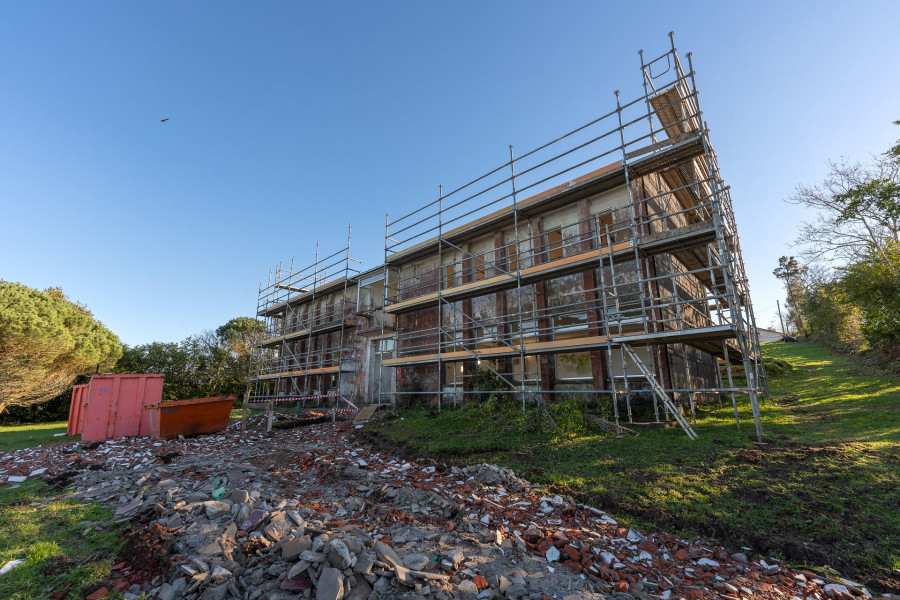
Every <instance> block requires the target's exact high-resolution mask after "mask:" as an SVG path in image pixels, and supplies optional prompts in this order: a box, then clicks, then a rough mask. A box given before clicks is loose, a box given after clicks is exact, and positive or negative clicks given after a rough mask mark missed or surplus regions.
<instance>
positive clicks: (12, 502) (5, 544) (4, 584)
mask: <svg viewBox="0 0 900 600" xmlns="http://www.w3.org/2000/svg"><path fill="white" fill-rule="evenodd" d="M111 516H112V512H111V511H109V510H107V509H105V508H102V507H101V506H99V505H97V504H88V503H83V502H76V501H74V500H65V499H61V498H57V497H55V496H53V495H51V492H50V489H49V488H48V487H47V485H46V484H45V483H43V482H40V481H28V482H26V483H24V484H22V485H21V486H19V487H16V488H11V487H0V565H3V564H5V563H6V562H7V561H10V560H14V559H25V562H24V563H22V564H21V565H19V566H18V567H16V568H15V569H13V570H12V571H10V572H8V573H6V574H5V575H3V576H0V598H8V599H9V600H37V599H44V598H51V597H52V594H53V593H57V592H60V591H63V590H65V589H66V588H65V586H66V584H69V583H72V585H71V586H70V587H69V588H68V589H67V591H68V595H67V596H66V597H67V598H71V599H75V598H84V590H85V589H90V586H92V585H95V584H96V582H99V581H101V580H102V579H104V578H106V577H108V576H109V572H110V567H111V566H112V564H113V560H114V558H115V556H116V553H117V551H118V549H119V546H120V542H119V540H118V536H117V534H116V532H115V529H114V528H112V527H109V528H107V527H106V525H107V524H108V523H109V519H110V518H111ZM94 524H97V526H99V531H98V530H97V526H95V525H94ZM114 597H119V595H118V594H117V593H116V594H113V595H111V596H110V598H114Z"/></svg>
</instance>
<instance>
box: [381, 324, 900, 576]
mask: <svg viewBox="0 0 900 600" xmlns="http://www.w3.org/2000/svg"><path fill="white" fill-rule="evenodd" d="M763 352H764V354H765V355H766V357H767V359H779V360H783V361H787V362H789V363H791V364H792V365H793V367H794V368H793V369H792V370H791V369H788V370H787V372H786V373H784V374H782V375H779V376H777V377H772V378H771V381H770V388H771V398H770V399H769V400H768V401H767V402H766V404H765V405H764V406H763V407H762V414H763V424H764V429H765V433H766V434H767V436H768V439H770V440H772V443H770V444H768V445H766V446H754V444H752V442H751V440H750V439H749V438H748V434H749V433H750V432H751V431H752V426H751V425H752V421H751V418H750V417H751V415H750V408H749V402H748V401H747V400H746V399H743V400H741V401H740V405H739V408H740V416H741V423H742V432H741V433H739V432H738V431H737V430H736V428H735V425H734V416H733V411H732V409H731V406H730V399H726V402H725V405H724V409H721V410H720V409H718V406H715V407H713V409H711V410H709V411H708V412H702V413H698V419H697V420H698V422H697V426H696V427H695V429H696V431H697V433H698V434H699V439H698V440H697V441H694V442H691V441H690V440H689V439H688V438H687V437H686V436H685V434H684V433H683V432H682V431H681V430H680V429H679V428H670V429H662V430H652V429H642V430H641V432H640V435H639V436H638V437H632V438H624V439H614V438H612V437H611V436H608V435H605V434H602V433H600V432H588V431H585V430H583V429H582V430H581V431H580V432H578V431H576V432H575V433H573V434H569V435H560V434H559V433H558V432H557V433H548V432H544V433H541V432H539V431H537V430H536V429H535V428H534V427H528V425H529V422H530V421H532V420H533V418H534V417H532V416H522V414H521V411H512V412H498V413H496V414H494V415H486V414H484V411H479V410H476V409H466V410H455V411H452V410H451V411H445V412H444V413H443V414H442V415H441V416H438V417H435V416H434V415H433V414H426V413H425V412H423V411H419V412H415V411H409V412H404V413H403V414H402V419H393V420H388V421H385V422H383V423H382V424H381V425H379V426H378V429H375V430H371V429H370V428H367V429H369V431H370V432H369V433H368V434H367V435H368V437H369V439H373V440H374V441H376V442H378V443H382V444H386V445H391V446H394V447H399V448H400V449H401V450H405V451H406V452H407V453H409V454H418V455H428V456H431V457H434V458H436V459H441V460H446V461H452V462H456V463H471V462H482V461H486V462H495V463H500V464H504V465H507V466H510V467H513V468H514V469H515V470H516V471H517V473H519V474H520V475H522V476H523V477H526V478H528V479H530V480H531V481H533V482H535V483H537V484H539V485H543V486H546V487H548V488H549V489H552V490H555V491H557V492H563V493H569V494H572V495H575V496H577V497H579V498H581V499H584V500H585V501H587V502H589V503H592V504H594V505H595V506H598V507H601V508H604V509H606V510H608V511H609V512H610V513H612V514H613V515H615V516H617V517H618V518H621V519H623V520H625V521H626V522H628V523H629V524H632V525H635V526H638V527H643V528H659V529H665V530H669V531H673V532H676V533H679V534H683V535H699V536H704V537H710V538H714V539H717V540H718V541H720V542H722V543H724V544H726V545H727V546H729V547H731V548H732V549H733V550H737V548H738V547H740V546H748V547H751V548H753V549H755V550H757V551H759V552H762V553H764V554H765V555H766V556H768V555H776V556H781V557H783V558H787V559H789V560H791V561H793V562H794V563H797V564H804V565H807V566H823V565H829V566H831V567H833V568H837V569H838V570H840V571H842V572H843V573H844V574H845V575H849V576H852V577H854V578H858V579H862V580H863V581H864V583H866V584H867V585H869V586H871V587H872V588H874V589H878V590H885V591H893V592H895V593H897V592H900V575H898V572H897V571H895V570H896V569H900V510H898V508H897V507H898V506H900V381H898V380H897V379H895V378H889V377H879V376H873V375H867V374H865V373H863V372H862V369H861V368H860V367H857V366H856V365H854V364H853V363H852V362H850V361H848V360H847V359H845V358H843V357H841V356H839V355H837V354H834V353H832V352H830V351H828V350H826V349H824V348H821V347H818V346H814V345H810V344H786V343H781V342H777V343H771V344H765V345H764V346H763ZM364 431H365V430H364Z"/></svg>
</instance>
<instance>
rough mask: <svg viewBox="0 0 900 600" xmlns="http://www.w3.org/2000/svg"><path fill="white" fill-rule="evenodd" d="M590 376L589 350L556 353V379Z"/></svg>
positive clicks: (587, 377) (586, 377)
mask: <svg viewBox="0 0 900 600" xmlns="http://www.w3.org/2000/svg"><path fill="white" fill-rule="evenodd" d="M590 377H591V353H590V352H570V353H566V354H557V355H556V378H557V379H590Z"/></svg>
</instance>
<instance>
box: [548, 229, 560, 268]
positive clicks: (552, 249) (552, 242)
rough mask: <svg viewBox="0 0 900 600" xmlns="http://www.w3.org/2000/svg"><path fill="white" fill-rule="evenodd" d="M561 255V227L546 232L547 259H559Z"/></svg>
mask: <svg viewBox="0 0 900 600" xmlns="http://www.w3.org/2000/svg"><path fill="white" fill-rule="evenodd" d="M562 257H563V242H562V229H554V230H553V231H548V232H547V259H548V260H559V259H560V258H562Z"/></svg>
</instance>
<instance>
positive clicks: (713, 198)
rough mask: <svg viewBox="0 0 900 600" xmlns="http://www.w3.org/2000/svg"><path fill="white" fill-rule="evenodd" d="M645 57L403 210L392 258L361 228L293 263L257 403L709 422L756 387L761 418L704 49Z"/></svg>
mask: <svg viewBox="0 0 900 600" xmlns="http://www.w3.org/2000/svg"><path fill="white" fill-rule="evenodd" d="M640 63H641V64H640V68H641V73H642V76H643V88H644V93H643V94H642V95H640V96H639V97H637V98H632V99H627V100H626V99H624V98H620V97H619V93H618V92H616V93H615V96H612V95H611V96H610V105H611V106H610V111H609V112H608V113H606V114H604V115H602V116H600V117H598V118H596V119H594V120H592V121H591V122H589V123H587V124H585V125H583V126H581V127H578V128H577V129H574V130H573V131H570V132H568V133H566V134H564V135H562V136H560V137H558V138H556V139H554V140H553V141H550V142H548V143H546V144H544V145H542V146H540V147H538V148H534V149H530V150H528V151H527V152H516V151H514V149H513V148H512V147H510V153H509V160H508V161H506V162H505V163H504V164H501V165H499V166H498V167H496V168H495V169H493V170H491V171H489V172H487V173H485V174H483V175H481V176H479V177H477V178H475V179H473V180H472V181H470V182H469V183H467V184H465V185H462V186H459V187H456V188H455V189H443V188H439V189H438V190H436V191H437V192H438V193H437V194H436V197H435V198H434V199H432V200H431V201H429V202H427V203H424V204H423V205H422V206H420V207H419V208H417V209H416V210H414V211H413V212H411V213H409V214H406V215H402V216H388V218H387V220H386V226H385V258H384V264H383V265H381V266H379V267H377V268H374V269H370V270H366V271H360V269H358V268H357V267H356V266H357V265H358V262H357V261H355V260H354V259H353V258H352V256H351V254H350V236H349V234H348V238H347V246H346V247H344V248H342V249H339V250H336V251H334V250H328V251H323V252H320V251H317V254H316V257H315V258H314V260H313V261H312V262H311V264H310V266H309V267H307V268H304V269H295V267H294V265H293V263H292V264H291V266H290V267H284V266H279V267H278V268H277V269H275V271H274V272H273V273H272V274H271V275H270V278H269V280H268V281H267V282H266V283H265V284H263V285H261V286H260V292H259V306H258V313H257V314H258V315H259V316H260V317H263V318H264V319H265V321H266V323H267V334H266V336H265V338H266V339H265V340H264V341H263V342H262V344H261V346H260V347H259V349H258V352H257V354H256V356H255V358H254V364H253V367H252V371H251V377H250V381H251V383H250V385H251V389H250V402H251V403H256V404H260V403H270V404H269V406H275V405H278V406H282V409H281V410H282V411H283V412H282V414H284V415H290V414H291V410H294V408H288V407H293V406H294V405H295V404H296V411H297V414H298V415H299V411H300V406H301V405H302V404H304V403H307V402H312V403H321V402H322V399H323V398H325V399H326V402H329V400H327V399H329V398H333V400H330V402H332V403H337V405H338V406H342V405H343V404H341V402H345V403H346V406H350V404H353V405H354V406H358V405H361V404H370V403H391V404H394V405H397V404H400V405H403V404H406V403H408V402H410V401H416V402H428V403H433V404H434V406H435V407H436V408H437V409H440V408H441V407H442V406H446V405H447V404H448V403H450V404H458V403H460V402H465V401H467V400H468V399H470V398H473V397H477V395H478V394H484V393H491V394H498V393H502V394H511V395H513V396H514V397H515V398H516V399H517V400H520V401H521V402H522V403H523V406H524V405H525V404H526V403H540V402H553V401H554V400H555V399H559V398H562V397H565V396H571V395H582V396H588V397H598V396H601V395H602V396H604V397H607V398H613V399H614V401H613V402H612V406H613V411H614V417H615V419H616V423H617V424H618V423H619V422H632V421H633V420H635V416H634V414H633V409H634V410H637V408H636V407H637V406H638V405H640V407H641V409H642V411H643V414H644V415H645V416H646V414H648V412H649V414H652V415H653V418H655V419H656V420H664V419H674V420H676V421H678V423H679V424H680V425H681V427H682V428H684V430H685V431H686V432H687V434H688V435H689V436H691V437H694V435H695V434H694V432H693V430H692V429H691V425H690V421H691V416H692V412H693V407H694V406H695V403H700V402H704V403H708V402H711V401H712V402H716V401H717V402H719V403H722V402H723V401H724V402H730V403H732V404H733V406H734V414H735V418H737V416H738V411H737V403H736V399H735V394H736V393H741V394H745V395H747V396H749V399H750V403H751V406H752V408H753V415H754V419H755V421H756V423H755V425H756V430H757V433H758V434H759V433H761V427H760V423H759V411H758V406H757V393H758V391H759V388H760V386H762V387H763V388H764V387H765V385H766V380H765V371H764V369H763V367H762V364H761V362H760V357H759V344H758V339H757V334H756V328H755V323H754V317H753V309H752V305H751V302H750V292H749V288H748V284H747V277H746V275H745V271H744V264H743V259H742V256H741V249H740V243H739V241H738V235H737V227H736V224H735V221H734V213H733V210H732V201H731V197H730V194H729V189H728V187H727V186H726V185H725V184H724V183H723V181H722V179H721V176H720V173H719V167H718V163H717V159H716V154H715V152H714V151H713V148H712V146H711V144H710V141H709V135H708V129H707V126H706V123H705V122H704V121H703V120H702V118H701V117H702V115H701V112H700V108H699V104H698V94H697V89H696V86H695V81H694V71H693V67H692V63H691V55H690V54H688V55H687V56H686V67H687V68H685V64H684V63H682V62H681V60H680V59H679V56H678V54H677V52H676V49H675V47H674V43H673V44H672V47H671V49H670V50H669V51H668V52H666V53H664V54H663V55H662V56H659V57H658V58H655V59H653V60H649V61H646V60H645V59H644V56H643V53H641V61H640ZM720 365H721V366H722V368H720ZM733 365H739V366H740V375H741V379H740V387H737V386H738V382H737V379H736V375H735V377H732V366H733ZM485 381H488V382H489V383H490V385H489V386H487V387H488V389H489V391H487V390H486V389H485V385H484V382H485ZM279 403H281V404H279Z"/></svg>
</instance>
